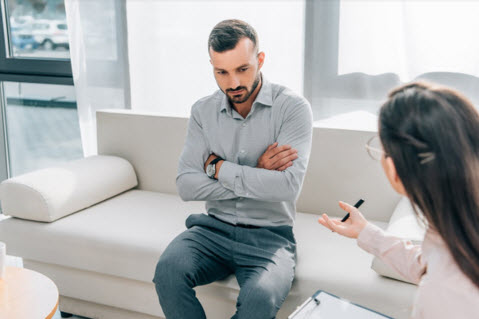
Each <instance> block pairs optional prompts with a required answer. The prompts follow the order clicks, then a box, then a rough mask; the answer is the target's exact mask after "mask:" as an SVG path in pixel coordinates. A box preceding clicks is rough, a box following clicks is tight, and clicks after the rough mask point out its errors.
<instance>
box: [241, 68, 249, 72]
mask: <svg viewBox="0 0 479 319" xmlns="http://www.w3.org/2000/svg"><path fill="white" fill-rule="evenodd" d="M246 70H248V68H241V69H240V72H245V71H246Z"/></svg>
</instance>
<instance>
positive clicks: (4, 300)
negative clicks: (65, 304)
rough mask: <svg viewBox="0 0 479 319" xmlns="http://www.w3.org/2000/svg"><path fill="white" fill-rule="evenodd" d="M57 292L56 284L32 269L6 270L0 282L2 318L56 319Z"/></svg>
mask: <svg viewBox="0 0 479 319" xmlns="http://www.w3.org/2000/svg"><path fill="white" fill-rule="evenodd" d="M57 308H58V289H57V286H55V284H54V283H53V281H52V280H51V279H50V278H48V277H46V276H44V275H42V274H40V273H38V272H36V271H33V270H29V269H25V268H18V267H6V269H5V273H4V276H3V278H2V279H0V319H32V318H45V319H50V318H52V317H53V315H54V314H55V312H56V311H57Z"/></svg>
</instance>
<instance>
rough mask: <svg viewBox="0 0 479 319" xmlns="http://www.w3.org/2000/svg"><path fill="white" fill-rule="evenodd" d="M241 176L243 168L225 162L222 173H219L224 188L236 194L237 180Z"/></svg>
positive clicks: (221, 169)
mask: <svg viewBox="0 0 479 319" xmlns="http://www.w3.org/2000/svg"><path fill="white" fill-rule="evenodd" d="M240 174H241V166H240V165H238V164H235V163H231V162H227V161H223V164H221V168H220V172H219V173H218V181H219V182H220V183H221V185H223V187H224V188H226V189H229V190H231V191H233V192H235V194H236V189H235V186H236V185H235V183H236V178H239V176H240Z"/></svg>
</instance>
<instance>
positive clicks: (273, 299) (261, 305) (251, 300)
mask: <svg viewBox="0 0 479 319" xmlns="http://www.w3.org/2000/svg"><path fill="white" fill-rule="evenodd" d="M288 292H289V289H288V290H286V289H278V287H277V286H276V285H258V286H256V287H254V288H251V290H250V291H249V292H248V293H247V294H246V295H245V298H244V299H243V300H238V301H239V304H240V307H239V309H238V313H239V318H274V317H275V316H276V313H277V312H278V310H279V308H280V307H281V305H282V304H283V302H284V299H286V296H287V295H288Z"/></svg>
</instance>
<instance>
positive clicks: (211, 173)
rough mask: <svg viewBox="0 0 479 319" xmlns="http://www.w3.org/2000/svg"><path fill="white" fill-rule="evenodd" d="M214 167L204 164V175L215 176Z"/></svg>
mask: <svg viewBox="0 0 479 319" xmlns="http://www.w3.org/2000/svg"><path fill="white" fill-rule="evenodd" d="M215 168H216V167H215V165H212V164H208V166H206V175H208V177H213V176H215V173H216V169H215Z"/></svg>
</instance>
